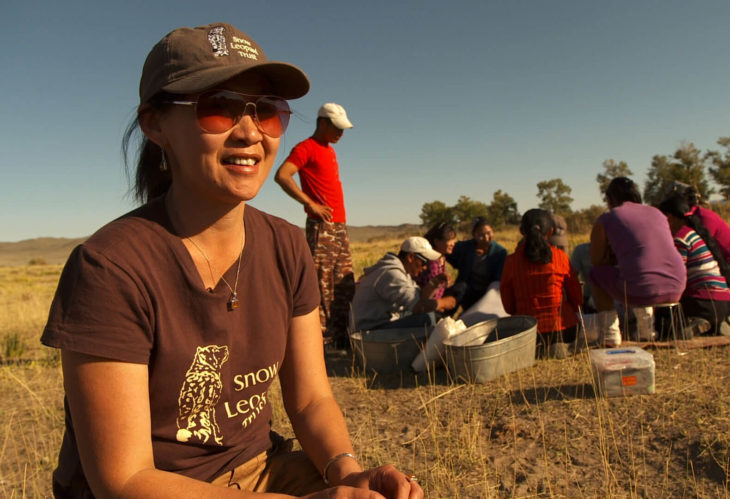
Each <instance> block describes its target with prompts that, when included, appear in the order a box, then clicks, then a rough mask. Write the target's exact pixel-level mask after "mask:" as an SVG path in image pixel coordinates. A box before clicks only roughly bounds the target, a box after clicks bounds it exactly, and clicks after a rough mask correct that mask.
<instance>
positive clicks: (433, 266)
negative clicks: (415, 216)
mask: <svg viewBox="0 0 730 499" xmlns="http://www.w3.org/2000/svg"><path fill="white" fill-rule="evenodd" d="M423 237H424V238H425V239H426V241H428V242H429V244H431V247H432V248H433V249H435V250H436V251H438V252H439V253H441V257H440V258H439V259H438V260H429V261H428V263H427V264H426V270H424V271H423V272H421V273H420V274H419V275H418V277H417V278H416V284H418V285H419V286H420V287H424V286H425V285H426V284H428V282H429V281H430V280H431V279H433V278H434V277H436V276H438V275H441V274H444V275H446V255H450V254H451V253H452V252H453V251H454V244H456V230H455V229H454V227H452V226H451V225H449V224H447V223H445V222H439V223H437V224H436V225H434V226H433V227H431V228H430V229H429V230H428V232H426V234H424V236H423ZM447 285H448V282H444V283H442V284H441V285H440V286H439V287H438V289H437V290H436V291H435V292H434V294H433V297H432V298H441V297H442V296H443V295H444V291H445V290H446V286H447Z"/></svg>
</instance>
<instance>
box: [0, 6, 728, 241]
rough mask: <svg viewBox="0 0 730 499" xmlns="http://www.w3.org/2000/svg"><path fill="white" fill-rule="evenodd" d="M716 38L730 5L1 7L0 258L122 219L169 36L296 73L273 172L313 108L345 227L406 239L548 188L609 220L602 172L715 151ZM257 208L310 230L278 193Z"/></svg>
mask: <svg viewBox="0 0 730 499" xmlns="http://www.w3.org/2000/svg"><path fill="white" fill-rule="evenodd" d="M728 19H730V2H727V1H726V0H718V1H697V2H686V1H674V0H662V1H645V2H639V1H602V2H599V1H586V0H580V1H557V0H556V1H547V0H540V1H538V0H535V1H519V0H510V1H507V0H504V1H492V0H478V1H458V0H454V1H451V2H444V1H430V0H422V1H395V0H386V1H381V0H371V1H368V2H365V1H360V2H355V1H350V2H348V1H339V2H326V1H317V0H311V1H309V2H301V1H290V2H278V1H275V0H269V1H267V2H246V1H236V2H233V1H228V0H215V1H211V2H200V1H196V2H192V1H171V0H159V1H156V2H148V1H137V0H125V1H118V2H103V1H102V2H100V1H94V2H92V1H89V2H81V1H77V0H68V1H65V2H56V1H53V2H52V1H42V2H36V1H33V0H28V1H25V2H9V3H6V4H4V5H3V7H2V15H0V42H1V43H2V49H1V50H0V67H2V68H3V70H2V73H3V75H2V77H1V78H0V90H2V92H1V94H0V95H2V99H1V100H0V116H2V119H0V170H1V173H2V181H1V182H0V212H1V213H2V215H1V216H0V241H17V240H21V239H27V238H32V237H40V236H57V237H78V236H85V235H89V234H91V233H92V232H93V231H94V230H96V229H97V228H98V227H100V226H101V225H103V224H104V223H105V222H107V221H109V220H111V219H113V218H115V217H117V216H119V215H121V214H123V213H125V212H126V211H128V210H129V209H131V208H132V207H134V201H133V200H132V199H131V197H130V196H129V195H128V181H127V179H126V177H125V173H124V168H123V162H122V157H121V153H120V141H121V137H122V133H123V131H124V128H125V127H126V125H127V123H128V122H129V120H130V119H131V118H132V116H133V113H134V109H135V107H136V104H137V102H138V94H137V88H138V82H139V75H140V71H141V67H142V63H143V62H144V58H145V57H146V55H147V52H148V51H149V49H150V48H151V47H152V45H154V44H155V43H156V42H157V41H158V40H159V39H160V38H161V37H162V36H163V35H164V34H166V33H167V32H169V31H170V30H172V29H174V28H176V27H179V26H197V25H202V24H207V23H210V22H216V21H226V22H230V23H231V24H234V25H235V26H237V27H239V28H240V29H242V30H243V31H245V32H247V33H248V34H249V35H251V36H252V37H253V38H254V39H255V40H256V41H257V42H258V43H259V44H260V45H261V46H262V47H263V48H264V50H265V51H266V54H267V55H268V57H269V58H270V59H276V60H284V61H287V62H292V63H294V64H297V65H298V66H300V67H301V68H303V69H304V70H305V71H306V72H307V74H308V75H309V77H310V79H311V82H312V90H311V91H310V93H309V94H308V95H307V96H305V97H303V98H301V99H298V100H296V101H293V103H292V107H293V108H294V110H295V111H296V112H297V117H295V118H294V119H293V123H292V124H291V126H290V128H289V131H288V132H287V135H286V136H285V138H284V139H282V143H281V148H280V151H279V157H278V159H277V165H278V164H279V163H280V162H281V161H282V160H283V158H284V157H285V155H286V154H287V153H288V151H289V150H290V149H291V147H292V146H294V145H295V144H296V143H297V142H298V141H299V140H301V139H303V138H305V137H307V136H309V135H310V134H311V132H312V131H313V128H314V116H315V114H316V111H317V109H318V108H319V106H320V105H321V104H322V103H323V102H326V101H334V102H337V103H339V104H342V105H343V106H345V108H346V109H347V110H348V114H349V116H350V119H351V120H352V121H353V123H354V124H355V128H353V129H352V130H349V131H347V132H345V136H344V137H343V139H342V140H341V141H340V143H339V144H337V146H336V149H337V154H338V158H339V160H340V167H341V176H342V180H343V184H344V189H345V198H346V205H347V212H348V221H349V223H350V224H352V225H367V224H398V223H404V222H412V223H417V222H418V221H419V218H418V215H419V214H420V211H421V206H422V205H423V204H424V203H425V202H430V201H434V200H441V201H443V202H445V203H446V204H448V205H451V204H454V203H455V202H456V201H457V199H458V198H459V196H460V195H466V196H469V197H471V198H472V199H476V200H479V201H483V202H485V203H489V202H490V201H491V199H492V195H493V193H494V191H496V190H497V189H501V190H502V191H504V192H507V193H509V194H510V195H511V196H512V197H514V198H515V200H516V201H517V203H518V208H519V210H520V212H524V211H526V210H528V209H529V208H533V207H535V206H536V205H537V202H538V201H537V198H536V193H537V187H536V184H537V183H538V182H539V181H542V180H547V179H551V178H555V177H560V178H562V179H563V180H564V181H565V182H566V183H567V184H568V185H569V186H570V187H572V189H573V193H572V196H573V198H574V200H575V201H574V203H573V208H574V209H578V208H582V207H586V206H588V205H590V204H598V203H600V202H601V200H600V198H599V195H598V189H597V184H596V182H595V177H596V174H597V173H599V172H601V171H602V169H601V163H602V162H603V161H604V160H606V159H609V158H614V159H616V160H624V161H627V162H628V164H629V167H630V168H631V169H632V170H633V171H634V174H635V175H634V178H635V180H637V181H638V182H640V184H641V185H643V183H644V181H645V178H646V171H647V168H648V166H649V164H650V161H651V157H652V156H653V155H654V154H671V153H673V152H674V151H675V150H676V149H677V147H679V146H680V144H681V142H682V141H690V142H693V143H694V144H695V145H696V146H697V147H699V148H700V149H702V150H706V149H718V147H717V146H716V143H715V142H716V140H717V139H718V138H719V137H721V136H728V135H730V65H729V64H728V63H727V48H728V46H730V30H728V29H727V20H728ZM252 204H253V205H255V206H257V207H258V208H261V209H263V210H265V211H268V212H270V213H273V214H276V215H279V216H282V217H284V218H286V219H288V220H289V221H291V222H293V223H296V224H297V225H303V223H304V213H303V211H302V209H301V207H300V206H299V205H297V204H296V203H295V202H294V201H293V200H291V199H290V198H288V197H287V196H286V195H285V194H284V193H283V191H281V189H280V188H279V187H278V186H277V185H276V184H275V183H274V182H273V180H272V179H271V178H270V179H269V180H268V181H267V183H266V184H265V185H264V187H263V189H262V191H261V193H260V194H259V196H258V197H257V198H256V199H255V200H254V201H253V202H252Z"/></svg>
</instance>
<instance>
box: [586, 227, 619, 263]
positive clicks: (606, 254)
mask: <svg viewBox="0 0 730 499" xmlns="http://www.w3.org/2000/svg"><path fill="white" fill-rule="evenodd" d="M612 255H613V252H612V251H611V246H610V245H609V244H608V238H607V237H606V230H605V229H604V227H603V224H602V223H601V222H600V221H596V223H595V224H594V225H593V229H592V230H591V265H613V264H614V262H613V260H614V258H613V256H612Z"/></svg>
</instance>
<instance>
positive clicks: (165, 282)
mask: <svg viewBox="0 0 730 499" xmlns="http://www.w3.org/2000/svg"><path fill="white" fill-rule="evenodd" d="M244 224H245V230H246V246H245V248H244V250H243V256H242V260H241V270H240V276H239V279H238V289H237V294H238V299H239V301H240V307H239V308H238V309H236V310H233V311H228V310H227V307H226V304H227V302H228V299H229V296H230V290H229V289H228V287H227V286H226V284H225V283H224V282H223V281H222V280H221V281H220V282H219V283H218V285H217V286H216V288H215V289H214V290H213V291H212V292H208V291H206V290H205V289H204V287H203V283H202V281H201V279H200V275H199V274H198V271H197V269H196V267H195V264H194V263H193V260H192V258H191V257H190V254H189V253H188V251H187V249H186V248H185V246H184V245H183V243H182V241H181V239H180V238H179V237H178V236H177V235H176V234H175V233H174V230H173V229H172V226H171V224H170V222H169V219H168V217H167V214H166V212H165V209H164V203H163V202H162V198H159V199H157V200H155V201H152V202H151V203H150V204H148V205H145V206H143V207H141V208H139V209H137V210H135V211H133V212H131V213H129V214H127V215H125V216H123V217H121V218H119V219H117V220H115V221H114V222H111V223H110V224H108V225H106V226H105V227H103V228H102V229H100V230H99V231H98V232H97V233H96V234H94V235H93V236H91V238H90V239H89V240H88V241H86V242H85V243H84V244H82V245H81V246H79V247H77V248H76V249H75V250H74V252H73V253H72V255H71V256H70V258H69V261H68V263H67V264H66V267H65V268H64V271H63V274H62V275H61V280H60V282H59V285H58V290H57V291H56V296H55V298H54V300H53V304H52V306H51V311H50V315H49V319H48V323H47V325H46V328H45V331H44V332H43V337H42V339H41V340H42V342H43V343H44V344H46V345H48V346H52V347H56V348H61V349H64V350H69V351H73V352H80V353H85V354H90V355H96V356H100V357H104V358H107V359H112V360H118V361H122V362H131V363H135V364H145V365H147V366H148V367H149V393H150V411H151V414H150V415H151V432H152V447H153V454H154V460H155V466H156V467H157V468H159V469H162V470H167V471H172V472H175V473H180V474H182V475H187V476H190V477H193V478H197V479H199V480H211V479H213V478H215V477H216V476H217V475H219V474H220V473H222V472H223V471H225V470H229V469H231V468H233V467H234V466H236V465H238V464H241V463H243V462H245V461H247V460H248V459H250V458H252V457H254V456H255V455H257V454H259V453H261V452H263V451H265V450H267V449H268V448H269V447H270V446H271V442H270V438H269V431H270V420H271V405H270V404H269V401H268V388H269V385H270V384H271V383H272V382H273V381H274V379H276V377H277V374H278V372H279V370H280V369H281V365H282V362H283V361H284V352H285V349H286V343H287V339H288V338H287V335H288V331H289V324H290V322H291V319H292V317H293V316H299V315H304V314H306V313H308V312H311V311H312V310H314V309H315V308H316V307H317V305H319V301H320V299H319V292H318V285H317V277H316V274H315V272H314V266H313V263H312V258H311V256H310V252H309V249H308V247H307V245H306V242H305V240H304V237H303V234H302V231H301V229H299V228H297V227H295V226H293V225H291V224H289V223H287V222H285V221H284V220H282V219H279V218H276V217H273V216H271V215H267V214H265V213H262V212H260V211H258V210H256V209H255V208H253V207H251V206H246V211H245V215H244ZM237 265H238V262H235V263H234V264H233V265H232V266H231V268H230V269H228V270H227V271H226V273H225V274H224V276H225V279H226V280H227V281H228V282H229V283H230V284H231V286H233V285H234V283H235V282H236V270H237ZM73 435H74V424H73V421H72V420H71V416H70V413H69V412H68V411H67V413H66V435H65V436H64V442H63V445H62V449H61V455H60V458H59V466H58V469H57V470H56V472H55V473H54V486H59V487H61V488H62V489H63V490H67V491H70V489H71V488H72V487H75V486H78V484H79V483H81V484H84V483H85V478H84V476H83V471H82V470H81V466H80V464H79V457H78V451H77V449H76V445H75V440H74V438H73ZM82 486H83V485H82Z"/></svg>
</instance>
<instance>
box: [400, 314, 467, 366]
mask: <svg viewBox="0 0 730 499" xmlns="http://www.w3.org/2000/svg"><path fill="white" fill-rule="evenodd" d="M465 329H466V325H465V324H464V322H463V321H461V320H458V321H455V320H454V319H452V318H451V317H444V318H443V319H441V320H440V321H439V322H438V324H436V327H434V328H433V331H431V334H430V335H429V337H428V340H427V341H426V346H425V347H424V348H423V351H421V352H418V355H416V358H415V359H413V362H411V368H413V370H414V371H416V372H421V371H424V370H425V369H426V366H427V365H428V364H430V363H432V362H434V363H440V362H442V360H443V353H444V340H445V339H446V338H448V337H449V336H453V335H455V334H457V333H460V332H462V331H464V330H465Z"/></svg>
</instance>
